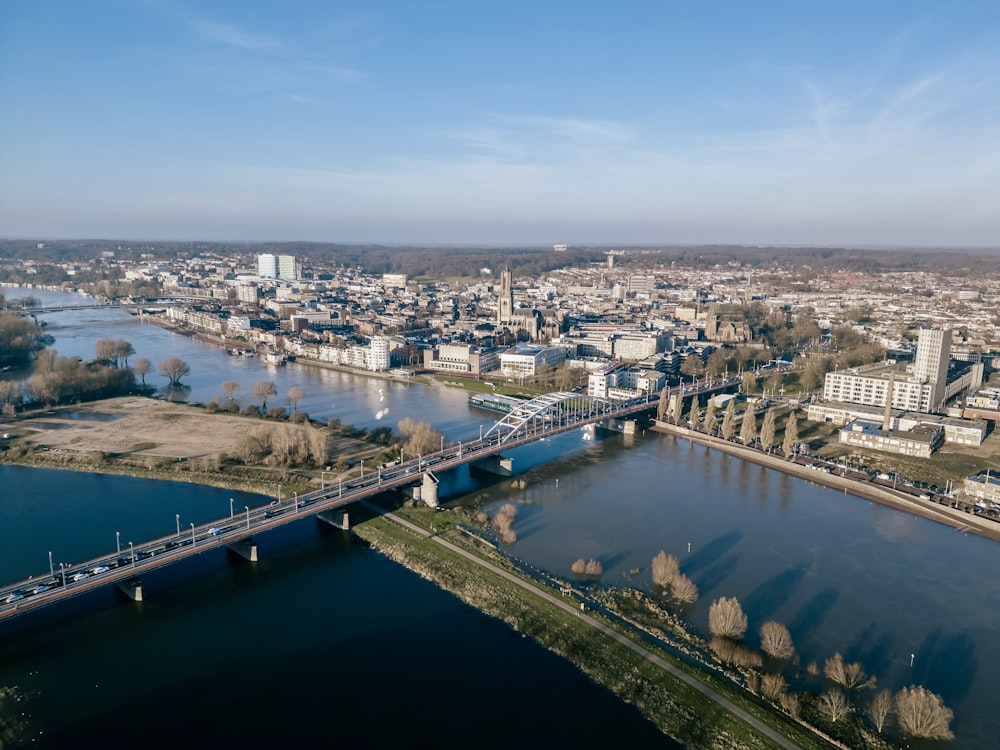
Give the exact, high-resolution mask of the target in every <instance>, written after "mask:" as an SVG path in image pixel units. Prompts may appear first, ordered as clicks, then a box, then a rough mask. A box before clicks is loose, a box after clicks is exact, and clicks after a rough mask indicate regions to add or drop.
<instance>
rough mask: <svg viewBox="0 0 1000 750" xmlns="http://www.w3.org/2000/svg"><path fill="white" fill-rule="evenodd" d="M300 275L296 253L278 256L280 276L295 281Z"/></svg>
mask: <svg viewBox="0 0 1000 750" xmlns="http://www.w3.org/2000/svg"><path fill="white" fill-rule="evenodd" d="M298 277H299V273H298V264H297V263H296V260H295V256H294V255H279V256H278V278H279V279H287V280H288V281H294V280H295V279H297V278H298Z"/></svg>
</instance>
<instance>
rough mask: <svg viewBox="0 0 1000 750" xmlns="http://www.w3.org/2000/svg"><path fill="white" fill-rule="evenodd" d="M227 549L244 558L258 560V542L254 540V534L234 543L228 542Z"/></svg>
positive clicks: (251, 560) (252, 560)
mask: <svg viewBox="0 0 1000 750" xmlns="http://www.w3.org/2000/svg"><path fill="white" fill-rule="evenodd" d="M226 549H228V550H229V551H230V552H232V553H233V554H234V555H239V556H240V557H242V558H243V559H244V560H249V561H250V562H257V542H255V541H254V539H253V537H252V536H248V537H247V538H246V539H240V540H238V541H235V542H233V543H232V544H227V545H226Z"/></svg>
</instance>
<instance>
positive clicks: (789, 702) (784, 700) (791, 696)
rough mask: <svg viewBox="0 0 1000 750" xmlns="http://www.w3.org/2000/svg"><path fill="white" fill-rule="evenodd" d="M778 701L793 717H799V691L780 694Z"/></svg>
mask: <svg viewBox="0 0 1000 750" xmlns="http://www.w3.org/2000/svg"><path fill="white" fill-rule="evenodd" d="M778 702H779V703H780V704H781V707H782V708H783V709H785V710H786V711H787V712H788V714H789V715H790V716H792V717H793V718H796V719H797V718H799V709H800V705H799V696H798V694H797V693H782V694H781V695H780V696H778Z"/></svg>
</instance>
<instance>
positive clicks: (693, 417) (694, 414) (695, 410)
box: [688, 396, 701, 430]
mask: <svg viewBox="0 0 1000 750" xmlns="http://www.w3.org/2000/svg"><path fill="white" fill-rule="evenodd" d="M700 412H701V409H700V408H699V407H698V397H697V396H695V397H694V398H692V399H691V409H690V410H689V411H688V423H689V424H690V426H691V429H692V430H697V429H698V414H699V413H700Z"/></svg>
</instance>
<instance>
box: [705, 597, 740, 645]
mask: <svg viewBox="0 0 1000 750" xmlns="http://www.w3.org/2000/svg"><path fill="white" fill-rule="evenodd" d="M708 629H709V630H710V631H711V633H712V635H718V636H721V637H723V638H735V639H737V640H738V639H740V638H742V637H743V634H744V633H746V632H747V616H746V615H745V614H743V607H741V606H740V603H739V601H737V599H736V597H735V596H734V597H733V598H732V599H727V598H726V597H724V596H723V597H721V598H720V599H716V600H715V601H714V602H712V605H711V606H710V607H709V608H708Z"/></svg>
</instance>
